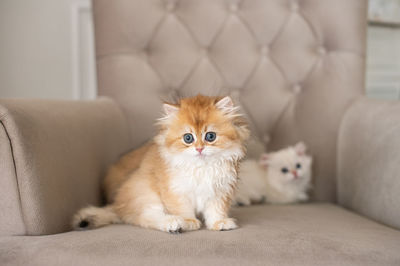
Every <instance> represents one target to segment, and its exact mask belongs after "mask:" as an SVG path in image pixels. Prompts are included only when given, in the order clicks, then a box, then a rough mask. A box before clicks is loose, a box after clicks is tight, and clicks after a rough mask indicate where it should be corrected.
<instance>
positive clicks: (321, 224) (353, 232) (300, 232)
mask: <svg viewBox="0 0 400 266" xmlns="http://www.w3.org/2000/svg"><path fill="white" fill-rule="evenodd" d="M232 216H233V217H236V218H237V219H238V221H239V223H240V225H241V227H240V228H239V229H237V230H234V231H225V232H211V231H208V230H204V229H202V230H200V231H195V232H187V233H183V234H180V235H170V234H167V233H163V232H158V231H154V230H148V229H142V228H139V227H135V226H129V225H112V226H107V227H104V228H101V229H97V230H92V231H85V232H68V233H63V234H57V235H48V236H14V237H3V238H0V261H1V262H2V265H16V264H17V265H160V264H161V265H189V266H194V265H268V264H271V265H287V264H296V265H339V264H340V265H342V264H345V265H346V264H349V265H350V264H351V265H400V252H399V247H400V231H397V230H395V229H392V228H389V227H386V226H384V225H381V224H378V223H376V222H373V221H371V220H368V219H366V218H364V217H362V216H359V215H357V214H354V213H352V212H350V211H347V210H345V209H343V208H341V207H339V206H336V205H332V204H300V205H292V206H266V205H259V206H252V207H241V208H236V209H234V210H233V211H232Z"/></svg>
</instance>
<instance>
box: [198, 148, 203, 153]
mask: <svg viewBox="0 0 400 266" xmlns="http://www.w3.org/2000/svg"><path fill="white" fill-rule="evenodd" d="M203 150H204V148H203V147H201V148H196V151H198V152H199V153H201V152H202V151H203Z"/></svg>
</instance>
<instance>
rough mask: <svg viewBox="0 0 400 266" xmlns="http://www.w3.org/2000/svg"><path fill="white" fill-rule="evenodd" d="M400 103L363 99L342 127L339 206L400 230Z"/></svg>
mask: <svg viewBox="0 0 400 266" xmlns="http://www.w3.org/2000/svg"><path fill="white" fill-rule="evenodd" d="M399 114H400V103H399V102H395V101H393V102H382V101H378V100H372V99H366V98H365V99H360V100H358V101H357V102H355V103H354V104H353V105H352V107H351V108H350V109H349V110H348V112H347V113H346V115H345V117H344V119H343V123H342V125H341V130H340V135H339V148H338V150H339V152H338V162H339V163H338V198H339V203H340V204H342V205H343V206H346V207H348V208H350V209H352V210H355V211H357V212H359V213H361V214H363V215H366V216H368V217H370V218H373V219H374V220H377V221H380V222H382V223H385V224H388V225H390V226H393V227H396V228H397V229H400V211H399V210H400V179H399V177H400V165H399V162H400V138H399V136H400V115H399Z"/></svg>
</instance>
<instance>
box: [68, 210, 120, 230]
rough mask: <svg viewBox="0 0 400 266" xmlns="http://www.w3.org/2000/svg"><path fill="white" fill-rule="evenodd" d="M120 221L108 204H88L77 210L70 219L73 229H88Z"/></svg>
mask: <svg viewBox="0 0 400 266" xmlns="http://www.w3.org/2000/svg"><path fill="white" fill-rule="evenodd" d="M117 223H121V220H120V219H119V217H118V215H117V214H116V213H115V212H114V210H113V209H112V207H111V206H110V205H108V206H105V207H102V208H99V207H94V206H90V207H87V208H83V209H81V210H79V211H78V212H77V213H76V214H75V215H74V217H73V219H72V228H73V229H74V230H88V229H95V228H98V227H102V226H105V225H109V224H117Z"/></svg>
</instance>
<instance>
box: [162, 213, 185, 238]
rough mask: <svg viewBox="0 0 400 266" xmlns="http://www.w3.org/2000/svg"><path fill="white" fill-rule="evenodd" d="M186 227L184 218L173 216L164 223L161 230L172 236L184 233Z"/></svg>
mask: <svg viewBox="0 0 400 266" xmlns="http://www.w3.org/2000/svg"><path fill="white" fill-rule="evenodd" d="M184 225H185V220H184V219H183V218H182V217H180V216H174V215H171V216H169V217H168V218H167V219H166V220H165V221H164V224H162V225H161V228H160V229H161V230H162V231H165V232H168V233H171V234H179V233H182V229H183V227H184Z"/></svg>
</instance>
